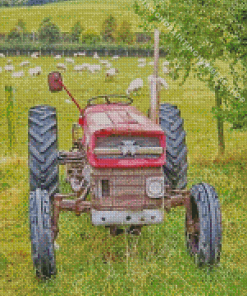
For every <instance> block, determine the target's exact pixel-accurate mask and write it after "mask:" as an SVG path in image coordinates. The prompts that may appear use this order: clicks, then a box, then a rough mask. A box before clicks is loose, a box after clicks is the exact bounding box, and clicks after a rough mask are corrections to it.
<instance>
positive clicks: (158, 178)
mask: <svg viewBox="0 0 247 296" xmlns="http://www.w3.org/2000/svg"><path fill="white" fill-rule="evenodd" d="M48 83H49V87H50V90H51V91H60V90H62V89H63V88H64V89H65V90H66V91H67V93H68V94H69V95H70V97H71V98H72V100H73V101H74V103H75V104H76V106H77V107H78V109H79V111H80V116H79V122H78V123H77V124H74V125H73V127H72V139H73V141H72V142H73V143H72V149H71V150H70V151H69V152H64V151H58V144H57V119H56V109H55V108H53V107H50V106H35V107H33V108H31V109H30V110H29V176H30V198H29V204H30V207H29V209H30V230H31V244H32V259H33V263H34V267H35V270H36V274H37V276H39V277H42V278H49V277H51V276H52V275H54V274H55V273H56V264H55V249H54V240H55V239H56V237H57V234H58V231H59V228H58V220H59V213H60V211H65V210H66V211H74V212H75V214H76V215H80V214H81V213H88V214H90V216H91V222H92V224H93V225H95V226H105V227H109V229H110V233H111V234H112V235H117V234H119V233H121V232H122V231H124V229H125V228H126V229H125V230H126V231H127V233H130V234H140V232H141V227H143V226H144V225H151V224H157V223H162V222H163V219H164V211H167V212H169V211H170V209H171V208H172V207H176V206H185V208H186V217H185V221H186V222H185V236H186V242H187V248H188V251H189V253H190V254H191V256H193V257H195V259H196V262H197V264H198V265H213V264H214V263H217V262H219V259H220V251H221V236H222V234H221V212H220V206H219V199H218V196H217V194H216V192H215V190H214V188H213V187H212V186H210V185H208V184H206V183H200V184H197V185H194V186H193V187H192V188H191V189H190V190H186V189H185V187H186V185H187V148H186V142H185V132H184V129H183V120H182V119H181V118H180V111H179V110H178V109H177V107H175V106H172V105H170V104H161V105H160V106H159V124H156V123H154V122H153V121H152V120H151V119H149V118H147V117H146V116H144V115H143V114H142V113H141V112H140V111H138V110H137V109H136V108H135V107H132V106H130V105H131V103H132V99H131V98H129V97H127V96H121V95H105V96H98V97H94V98H91V99H89V100H88V103H87V106H86V107H85V109H81V108H80V106H79V104H78V103H77V101H76V100H75V99H74V98H73V96H72V95H71V94H70V92H69V91H68V90H67V88H66V86H65V85H64V84H63V82H62V77H61V74H60V73H58V72H53V73H50V74H49V76H48ZM78 128H79V129H81V130H82V137H81V138H78V136H77V134H78ZM59 165H65V166H66V172H67V178H66V180H67V182H69V183H70V185H71V191H72V192H71V193H70V194H63V193H62V192H59ZM88 196H90V200H88ZM72 197H73V198H72Z"/></svg>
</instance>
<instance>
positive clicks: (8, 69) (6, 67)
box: [4, 65, 14, 72]
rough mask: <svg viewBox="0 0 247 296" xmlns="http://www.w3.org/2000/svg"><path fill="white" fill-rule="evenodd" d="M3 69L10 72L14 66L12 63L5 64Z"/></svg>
mask: <svg viewBox="0 0 247 296" xmlns="http://www.w3.org/2000/svg"><path fill="white" fill-rule="evenodd" d="M4 70H5V71H6V72H12V71H14V66H13V65H6V66H5V67H4Z"/></svg>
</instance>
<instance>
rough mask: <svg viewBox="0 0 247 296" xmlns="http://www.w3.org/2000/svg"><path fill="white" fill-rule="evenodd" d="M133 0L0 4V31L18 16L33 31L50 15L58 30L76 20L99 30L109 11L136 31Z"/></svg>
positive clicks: (64, 28) (67, 28)
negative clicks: (3, 5) (24, 4)
mask: <svg viewBox="0 0 247 296" xmlns="http://www.w3.org/2000/svg"><path fill="white" fill-rule="evenodd" d="M133 3H134V0H126V1H122V2H119V1H114V0H93V1H90V0H78V1H69V2H68V1H66V2H59V3H49V4H45V5H42V6H26V7H6V8H1V14H0V32H2V33H7V32H9V31H10V30H11V29H12V28H13V27H14V26H15V25H16V23H17V21H18V19H23V21H24V22H26V28H27V30H28V31H30V32H32V31H36V30H37V29H38V27H39V24H40V22H41V21H42V20H43V18H44V17H48V16H51V17H52V21H53V22H54V23H56V24H57V25H58V26H59V27H60V29H61V30H62V31H65V32H66V31H69V30H70V28H71V27H72V26H73V25H74V23H75V22H76V21H81V23H82V24H83V25H84V28H85V29H88V28H93V29H94V30H95V31H96V32H99V31H100V28H101V24H102V22H103V20H104V19H105V18H106V17H107V15H109V14H112V15H113V16H115V17H116V18H117V20H118V23H119V24H120V23H121V22H122V20H124V19H125V20H128V21H129V22H130V23H131V24H132V29H133V31H136V32H138V31H140V28H138V24H140V23H141V22H140V20H139V19H138V16H137V15H136V14H135V13H134V12H133V9H132V4H133Z"/></svg>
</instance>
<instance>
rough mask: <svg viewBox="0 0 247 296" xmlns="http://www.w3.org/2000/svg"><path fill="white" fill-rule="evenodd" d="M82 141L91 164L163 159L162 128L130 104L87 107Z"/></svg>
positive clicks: (129, 163) (127, 164) (143, 163)
mask: <svg viewBox="0 0 247 296" xmlns="http://www.w3.org/2000/svg"><path fill="white" fill-rule="evenodd" d="M84 144H86V145H85V146H86V147H87V153H88V160H89V162H90V164H91V165H92V166H94V167H140V166H144V167H148V166H162V165H163V164H164V163H165V152H164V151H165V135H164V132H163V131H162V129H161V128H160V126H159V125H157V124H155V123H153V122H152V121H151V120H150V119H149V118H147V117H145V116H144V115H143V114H142V113H141V112H140V111H138V110H137V109H136V108H135V107H132V106H124V105H117V104H111V105H105V104H102V105H96V106H91V107H89V108H87V109H86V110H85V112H84ZM152 155H153V157H152Z"/></svg>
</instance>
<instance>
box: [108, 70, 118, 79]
mask: <svg viewBox="0 0 247 296" xmlns="http://www.w3.org/2000/svg"><path fill="white" fill-rule="evenodd" d="M117 73H119V71H118V69H116V68H111V69H109V70H108V71H106V73H105V77H106V79H107V78H112V77H114V76H115V75H116V74H117Z"/></svg>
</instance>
